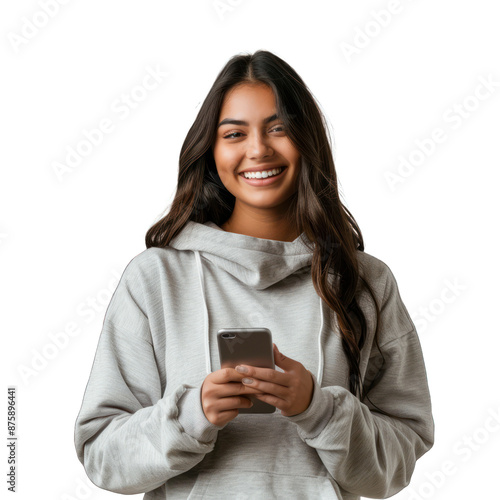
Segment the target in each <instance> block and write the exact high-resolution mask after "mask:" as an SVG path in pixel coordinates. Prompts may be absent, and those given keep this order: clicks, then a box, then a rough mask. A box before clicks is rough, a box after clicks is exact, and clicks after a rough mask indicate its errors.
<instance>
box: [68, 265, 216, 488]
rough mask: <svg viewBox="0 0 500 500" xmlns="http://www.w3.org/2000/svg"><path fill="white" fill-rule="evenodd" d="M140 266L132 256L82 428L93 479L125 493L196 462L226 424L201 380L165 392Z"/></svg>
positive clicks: (81, 455) (78, 440)
mask: <svg viewBox="0 0 500 500" xmlns="http://www.w3.org/2000/svg"><path fill="white" fill-rule="evenodd" d="M134 268H135V266H133V261H132V262H131V264H129V266H128V267H127V269H126V270H125V272H124V275H123V276H122V279H121V280H120V282H119V284H118V286H117V289H116V291H115V293H114V295H113V297H112V299H111V301H110V304H109V306H108V309H107V311H106V315H105V319H104V323H103V328H102V331H101V335H100V338H99V342H98V346H97V351H96V354H95V358H94V362H93V365H92V370H91V374H90V378H89V381H88V383H87V387H86V389H85V394H84V397H83V401H82V406H81V409H80V412H79V415H78V417H77V420H76V423H75V434H74V438H75V447H76V451H77V455H78V459H79V460H80V462H81V463H82V464H83V465H84V467H85V471H86V473H87V475H88V476H89V478H90V479H91V480H92V482H93V483H94V484H95V485H97V486H99V487H100V488H103V489H106V490H110V491H113V492H116V493H122V494H135V493H144V492H147V491H151V490H153V489H155V488H158V487H159V486H161V485H162V484H163V483H165V482H166V481H167V480H168V479H169V478H171V477H174V476H177V475H179V474H182V473H183V472H185V471H187V470H189V469H191V468H192V467H194V466H195V465H196V464H197V463H199V462H200V461H201V460H202V459H203V458H204V456H205V454H206V453H208V452H210V451H212V449H213V448H214V445H215V441H216V437H217V433H218V430H220V429H222V427H218V426H216V425H213V424H212V423H211V422H210V421H208V420H207V419H206V417H205V415H204V413H203V409H202V406H201V401H200V397H199V395H200V392H199V391H200V388H199V387H193V386H190V385H187V384H182V385H180V386H179V387H176V388H168V385H167V388H166V390H165V391H164V394H162V389H161V376H160V373H159V370H158V365H157V363H158V357H157V356H156V355H155V350H154V346H153V344H152V342H151V334H150V330H149V322H148V318H147V316H146V314H145V310H146V308H145V307H144V304H143V303H142V301H141V299H142V296H141V293H140V290H141V282H140V279H138V278H136V273H134V272H133V269H134ZM184 396H186V397H184ZM181 403H182V419H181V420H180V417H181V415H180V409H181ZM183 424H184V425H185V427H189V433H187V432H186V430H185V428H184V426H183Z"/></svg>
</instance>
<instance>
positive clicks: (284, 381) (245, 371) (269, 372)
mask: <svg viewBox="0 0 500 500" xmlns="http://www.w3.org/2000/svg"><path fill="white" fill-rule="evenodd" d="M240 370H242V371H240ZM236 372H237V373H241V374H242V375H243V376H244V377H249V378H256V379H259V380H264V381H268V382H272V383H273V384H279V385H282V386H284V387H288V384H289V378H290V377H289V375H288V374H286V373H282V372H279V371H277V370H273V369H272V368H260V367H257V366H249V365H238V366H237V367H236Z"/></svg>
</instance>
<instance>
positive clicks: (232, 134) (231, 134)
mask: <svg viewBox="0 0 500 500" xmlns="http://www.w3.org/2000/svg"><path fill="white" fill-rule="evenodd" d="M236 134H240V135H241V132H232V133H230V134H227V135H225V136H224V139H229V138H231V139H233V138H234V137H233V136H234V135H236Z"/></svg>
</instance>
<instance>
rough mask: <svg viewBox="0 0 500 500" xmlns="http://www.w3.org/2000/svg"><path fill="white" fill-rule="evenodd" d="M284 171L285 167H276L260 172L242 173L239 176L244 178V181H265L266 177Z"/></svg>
mask: <svg viewBox="0 0 500 500" xmlns="http://www.w3.org/2000/svg"><path fill="white" fill-rule="evenodd" d="M284 169H285V167H278V168H273V169H272V170H263V171H261V172H242V173H241V175H242V176H243V177H245V179H267V177H272V176H273V175H278V174H280V173H281V172H282V171H283V170H284Z"/></svg>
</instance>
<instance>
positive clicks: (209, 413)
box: [201, 368, 261, 427]
mask: <svg viewBox="0 0 500 500" xmlns="http://www.w3.org/2000/svg"><path fill="white" fill-rule="evenodd" d="M244 377H245V375H242V374H241V373H238V372H237V371H236V370H235V369H234V368H221V369H220V370H216V371H214V372H212V373H210V374H208V375H207V376H206V377H205V380H204V381H203V384H202V386H201V405H202V408H203V413H205V417H207V420H208V421H210V422H212V424H215V425H218V426H220V427H223V426H224V425H225V424H227V423H228V422H230V421H231V420H233V418H235V417H237V416H238V414H239V411H238V408H250V407H251V406H252V402H251V401H250V399H249V398H247V397H246V396H245V395H248V394H254V395H256V394H260V393H261V391H259V390H258V389H255V388H253V387H247V386H245V385H243V384H242V383H241V379H242V378H244Z"/></svg>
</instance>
